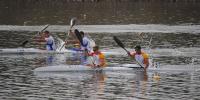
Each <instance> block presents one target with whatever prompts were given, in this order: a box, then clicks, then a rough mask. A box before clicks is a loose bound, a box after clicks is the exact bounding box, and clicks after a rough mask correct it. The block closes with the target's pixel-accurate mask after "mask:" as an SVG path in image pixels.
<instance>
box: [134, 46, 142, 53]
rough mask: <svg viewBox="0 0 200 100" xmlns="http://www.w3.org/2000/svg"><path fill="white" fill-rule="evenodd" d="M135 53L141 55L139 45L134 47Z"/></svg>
mask: <svg viewBox="0 0 200 100" xmlns="http://www.w3.org/2000/svg"><path fill="white" fill-rule="evenodd" d="M135 51H136V53H141V46H140V45H136V46H135Z"/></svg>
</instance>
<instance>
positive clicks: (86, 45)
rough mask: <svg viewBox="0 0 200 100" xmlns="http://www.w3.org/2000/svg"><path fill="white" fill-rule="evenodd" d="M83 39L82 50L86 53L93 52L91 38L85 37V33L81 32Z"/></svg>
mask: <svg viewBox="0 0 200 100" xmlns="http://www.w3.org/2000/svg"><path fill="white" fill-rule="evenodd" d="M80 34H81V37H82V44H81V50H83V51H86V52H89V53H90V52H92V51H93V47H91V45H90V44H91V43H90V40H89V38H88V37H87V36H86V35H85V33H84V32H83V31H80Z"/></svg>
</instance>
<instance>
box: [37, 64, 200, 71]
mask: <svg viewBox="0 0 200 100" xmlns="http://www.w3.org/2000/svg"><path fill="white" fill-rule="evenodd" d="M196 67H198V66H194V65H193V66H191V65H168V66H162V67H157V68H156V67H149V68H148V69H147V71H152V72H154V71H156V72H163V71H164V72H194V71H197V70H198V69H197V68H196ZM85 71H106V72H107V71H144V69H143V68H141V67H140V66H138V65H137V64H124V65H120V66H118V67H104V68H91V67H89V66H84V65H57V66H47V67H39V68H36V69H35V70H34V72H85Z"/></svg>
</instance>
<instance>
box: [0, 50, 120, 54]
mask: <svg viewBox="0 0 200 100" xmlns="http://www.w3.org/2000/svg"><path fill="white" fill-rule="evenodd" d="M40 53H42V54H63V53H82V50H80V49H77V48H71V49H64V50H56V51H47V50H41V49H36V48H5V49H0V54H40ZM103 53H104V54H105V55H112V54H119V53H118V52H109V51H103Z"/></svg>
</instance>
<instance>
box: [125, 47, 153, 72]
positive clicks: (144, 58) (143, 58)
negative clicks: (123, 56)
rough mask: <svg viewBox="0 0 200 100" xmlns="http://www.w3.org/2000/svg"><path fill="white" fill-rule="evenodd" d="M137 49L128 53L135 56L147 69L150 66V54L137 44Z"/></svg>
mask: <svg viewBox="0 0 200 100" xmlns="http://www.w3.org/2000/svg"><path fill="white" fill-rule="evenodd" d="M134 49H135V51H132V52H128V54H129V55H130V56H131V57H133V58H134V59H135V60H136V61H137V62H138V63H140V65H142V66H143V67H144V69H145V71H146V69H147V68H148V67H149V56H148V54H147V53H145V52H144V51H142V50H141V46H140V45H137V46H135V48H134Z"/></svg>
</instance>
